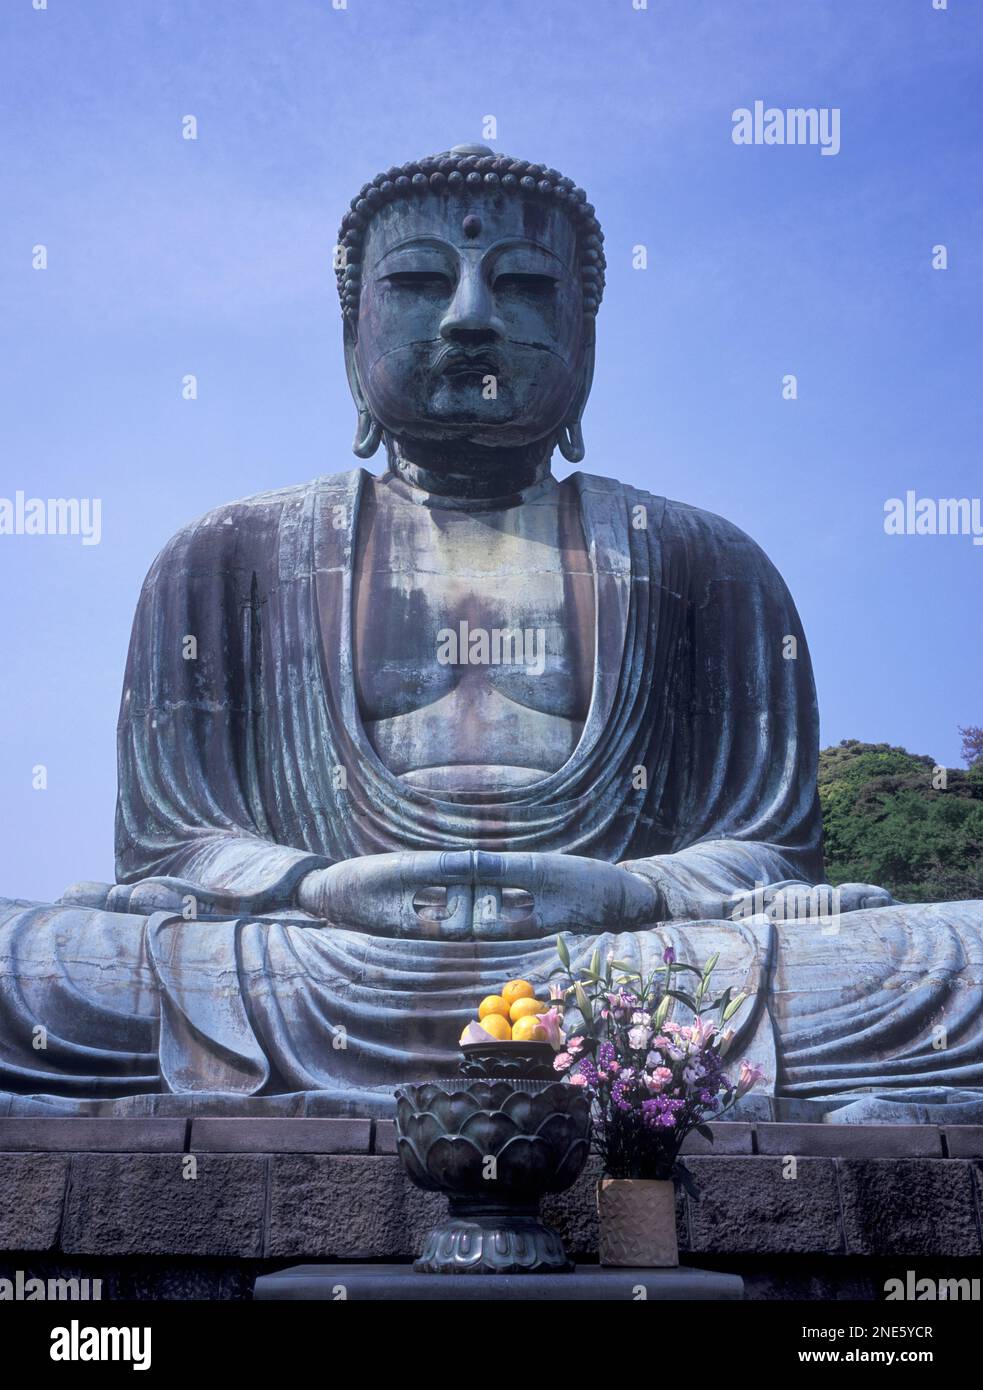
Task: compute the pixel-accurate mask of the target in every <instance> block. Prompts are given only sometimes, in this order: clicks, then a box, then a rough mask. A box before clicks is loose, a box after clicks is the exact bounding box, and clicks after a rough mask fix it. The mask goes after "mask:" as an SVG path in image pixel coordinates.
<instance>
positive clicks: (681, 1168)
mask: <svg viewBox="0 0 983 1390" xmlns="http://www.w3.org/2000/svg"><path fill="white" fill-rule="evenodd" d="M676 1177H677V1179H678V1181H679V1183H680V1185H681V1186H682V1189H683V1191H684V1192H685V1193H686V1195H687V1197H692V1198H693V1201H694V1202H698V1201H699V1200H700V1189H699V1188H698V1187H697V1185H696V1180H695V1178H694V1177H693V1174H692V1173H691V1172H690V1170H689V1169H688V1168H687V1167H686V1164H685V1163H677V1164H676Z"/></svg>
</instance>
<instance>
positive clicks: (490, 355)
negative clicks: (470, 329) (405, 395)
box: [433, 347, 500, 377]
mask: <svg viewBox="0 0 983 1390" xmlns="http://www.w3.org/2000/svg"><path fill="white" fill-rule="evenodd" d="M499 367H500V362H499V357H498V353H496V352H494V351H493V350H491V349H489V348H479V349H477V350H474V351H469V350H468V349H467V348H460V347H446V348H444V349H443V351H441V352H439V353H438V354H437V357H436V358H435V359H434V363H433V370H434V371H435V372H440V373H441V375H443V376H464V377H468V376H498V375H499Z"/></svg>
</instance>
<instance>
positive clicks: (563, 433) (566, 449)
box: [556, 420, 587, 463]
mask: <svg viewBox="0 0 983 1390" xmlns="http://www.w3.org/2000/svg"><path fill="white" fill-rule="evenodd" d="M556 443H557V448H558V449H559V450H560V453H561V454H562V455H563V457H564V458H565V459H566V461H567V463H582V462H583V458H584V455H585V454H586V453H587V449H586V447H585V445H584V431H583V429H582V428H581V425H580V421H579V420H568V421H567V423H566V424H565V425H563V427H562V428H561V430H560V433H559V434H558V435H557V437H556Z"/></svg>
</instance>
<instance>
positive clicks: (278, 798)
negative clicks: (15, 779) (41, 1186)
mask: <svg viewBox="0 0 983 1390" xmlns="http://www.w3.org/2000/svg"><path fill="white" fill-rule="evenodd" d="M367 480H368V475H367V474H366V473H365V472H364V470H361V469H357V470H354V471H352V472H348V473H342V474H337V475H333V476H328V477H324V478H321V479H318V480H316V481H315V482H314V483H311V484H309V485H305V486H300V487H293V488H287V489H283V490H281V491H279V492H274V493H267V494H263V495H261V496H259V497H255V498H250V499H247V500H245V501H242V502H238V503H235V504H232V505H230V506H226V507H221V508H218V509H217V510H216V511H214V512H212V513H210V514H209V515H208V516H206V517H205V518H203V519H202V520H201V521H199V522H197V523H194V524H192V525H190V526H188V527H186V528H184V529H183V530H182V531H181V532H180V533H179V534H178V535H177V536H175V537H174V539H173V540H172V541H171V542H170V543H169V544H168V545H167V546H166V547H165V549H164V551H163V552H162V553H161V555H160V556H159V557H158V559H157V561H156V562H155V563H154V565H153V567H152V569H151V571H150V574H149V575H148V577H147V580H146V582H145V584H144V587H143V591H142V594H141V598H140V602H139V607H138V609H137V614H136V618H135V621H134V626H133V636H132V640H131V644H130V652H129V658H128V662H127V669H126V676H125V682H124V691H123V699H122V705H121V710H120V719H119V740H118V744H119V799H118V808H117V827H116V848H117V878H118V883H117V885H116V886H115V887H112V889H111V891H109V892H108V896H107V895H106V894H103V895H102V897H100V895H99V894H98V893H95V892H94V891H91V892H89V893H88V894H86V893H81V894H77V895H76V896H75V897H74V898H73V899H66V900H64V901H63V902H62V904H58V905H54V906H44V905H38V904H28V903H23V902H11V901H0V1113H3V1110H4V1107H6V1109H7V1110H8V1112H11V1113H13V1112H16V1113H27V1112H30V1111H32V1110H39V1109H40V1110H46V1109H55V1110H62V1111H68V1112H71V1113H85V1112H87V1111H96V1112H98V1111H102V1110H105V1109H110V1110H112V1111H114V1112H115V1113H141V1112H143V1111H148V1110H149V1111H156V1112H157V1113H188V1111H189V1110H191V1111H194V1110H195V1109H208V1108H213V1109H219V1110H225V1111H226V1112H228V1113H235V1112H236V1108H237V1107H240V1108H241V1107H243V1106H249V1105H257V1104H260V1103H261V1102H262V1103H267V1104H268V1105H269V1106H270V1107H271V1108H273V1109H275V1110H277V1112H278V1113H299V1112H300V1111H303V1112H305V1113H335V1114H338V1113H352V1114H386V1113H388V1112H389V1109H390V1107H391V1092H392V1087H393V1086H394V1085H396V1084H399V1083H400V1082H401V1081H407V1080H418V1079H423V1078H425V1077H427V1076H437V1075H441V1074H448V1073H451V1072H452V1071H453V1070H454V1069H455V1065H456V1056H457V1046H456V1040H457V1037H458V1035H459V1033H460V1030H461V1028H462V1027H463V1025H464V1024H465V1023H466V1022H467V1021H468V1019H469V1018H471V1017H473V1016H474V1013H475V1009H476V1005H477V1003H478V1001H479V999H480V998H481V997H482V996H483V995H484V994H488V993H492V992H494V991H497V989H498V988H499V987H500V985H501V984H502V982H503V981H504V980H505V979H507V978H510V977H515V976H519V975H521V976H526V977H528V978H530V979H533V980H534V981H538V982H542V983H545V981H546V979H547V977H548V975H549V972H550V970H552V969H554V968H555V967H556V965H557V963H558V962H557V959H556V949H555V942H554V941H553V940H552V939H550V940H547V941H542V942H538V941H528V940H523V941H504V942H503V941H495V942H492V941H479V940H475V941H447V940H440V939H422V938H421V939H409V938H397V937H395V936H393V935H392V934H391V932H390V930H389V928H388V924H386V923H385V922H380V923H379V929H378V933H377V934H374V933H364V932H361V933H360V932H354V931H350V930H347V929H345V928H344V927H343V926H340V925H337V924H332V923H324V922H320V921H316V920H314V919H312V918H310V917H309V916H308V915H307V914H306V913H304V912H303V911H302V910H301V909H300V908H299V907H298V906H297V902H296V890H297V885H298V884H299V882H300V880H301V879H302V878H303V876H304V875H305V874H307V873H308V872H310V871H311V870H312V869H316V868H321V867H326V866H328V865H330V864H333V863H336V862H339V861H341V860H344V859H348V858H352V857H357V856H362V855H367V854H376V853H384V852H388V851H397V850H442V849H447V850H453V849H483V850H490V851H519V850H524V851H539V852H563V853H568V854H577V855H584V856H589V857H592V858H596V859H601V860H606V861H610V862H618V863H623V864H626V865H629V866H630V867H631V869H632V870H633V871H634V872H636V873H640V874H643V875H645V876H647V877H649V878H651V879H652V880H653V882H655V883H656V884H657V885H658V887H659V889H660V892H661V894H662V901H663V902H664V903H665V904H666V911H665V918H666V920H665V921H663V922H660V923H653V924H652V925H651V927H649V928H646V929H644V930H638V931H631V932H626V931H623V930H621V927H620V924H619V923H617V922H598V923H597V930H596V932H591V933H588V934H586V935H577V936H573V935H571V936H570V937H569V940H568V944H569V946H570V950H571V955H572V957H573V959H574V960H575V961H578V960H579V961H586V960H587V959H588V958H589V956H590V953H591V952H592V951H593V949H594V948H595V947H596V946H599V947H600V948H601V950H602V952H607V951H609V950H610V951H613V952H614V953H615V955H616V956H617V957H618V958H621V959H625V958H627V959H634V960H637V961H638V962H639V964H640V965H642V966H644V967H646V968H652V966H653V964H654V963H655V962H657V961H658V960H659V959H660V958H661V955H662V952H663V950H664V949H665V947H666V946H667V945H672V946H673V948H674V949H675V951H676V953H677V958H678V959H680V960H688V961H691V962H693V963H696V964H702V963H703V961H704V960H705V959H706V958H707V957H708V956H709V955H711V954H712V953H713V952H718V951H719V952H720V962H719V965H718V967H717V971H716V973H715V977H714V979H715V984H716V985H717V986H719V988H721V989H723V988H725V987H726V986H727V985H731V986H732V987H733V988H734V990H735V991H736V990H738V989H742V990H746V991H748V992H749V993H750V994H752V995H753V996H754V997H753V1000H752V1001H751V1002H750V1003H749V1004H748V1006H746V1008H745V1011H744V1013H743V1014H742V1015H740V1016H739V1019H738V1022H739V1024H740V1029H739V1033H738V1037H737V1039H736V1042H735V1047H734V1051H735V1055H736V1054H737V1053H739V1054H740V1056H742V1057H743V1056H747V1057H748V1058H749V1059H750V1060H751V1061H753V1062H755V1063H757V1064H759V1065H760V1066H762V1068H763V1070H764V1073H765V1078H766V1084H765V1086H764V1088H763V1089H764V1090H765V1092H767V1093H768V1094H771V1095H775V1096H785V1097H788V1098H790V1099H793V1100H796V1101H799V1100H801V1101H809V1100H810V1099H813V1100H818V1101H821V1102H822V1104H823V1105H825V1106H826V1107H827V1108H834V1109H835V1108H837V1107H842V1106H844V1105H845V1104H847V1103H848V1102H850V1101H856V1100H857V1098H858V1097H870V1096H874V1097H884V1096H886V1097H890V1096H892V1095H895V1096H898V1097H902V1098H907V1097H909V1096H910V1095H911V1094H921V1095H926V1096H928V1095H931V1096H933V1097H934V1098H935V1100H937V1101H940V1102H943V1101H952V1100H956V1099H958V1100H960V1101H962V1100H964V1099H965V1098H966V1097H969V1102H968V1103H970V1104H971V1105H972V1104H975V1103H976V1100H977V1098H979V1097H981V1096H983V1091H981V1090H980V1088H983V964H981V962H983V950H981V945H980V942H981V939H983V904H972V903H971V904H944V905H941V906H940V907H937V908H921V907H901V906H898V907H890V908H881V909H876V910H865V911H862V912H857V913H852V914H849V915H847V916H845V917H844V918H843V919H842V923H841V925H840V927H839V934H838V939H837V941H836V942H835V943H834V944H833V945H832V946H831V944H830V943H829V941H824V940H823V937H822V934H821V933H820V932H819V931H818V930H817V929H816V928H815V926H814V925H813V926H812V927H805V926H803V925H802V924H791V925H789V924H775V923H772V922H767V921H764V920H759V919H751V920H745V921H740V922H735V921H733V920H731V918H730V916H729V908H730V904H731V900H732V898H733V895H735V894H736V893H739V892H742V891H746V890H752V889H753V888H754V887H755V886H756V885H758V884H774V883H778V882H783V881H787V880H795V881H801V882H806V883H810V884H811V883H817V882H819V881H820V880H821V878H822V858H821V824H820V815H819V806H818V798H817V794H816V762H817V752H818V716H817V710H816V701H815V692H814V687H813V681H812V673H811V668H810V663H809V655H808V649H807V646H806V643H805V638H804V636H803V633H802V630H801V626H800V623H799V620H798V616H797V614H796V612H795V608H794V605H793V603H792V601H791V598H790V596H789V594H788V591H787V589H786V587H785V585H784V583H783V581H782V579H781V577H780V576H779V574H778V573H777V571H776V570H775V569H774V567H773V566H772V565H771V563H770V562H769V560H768V559H767V557H766V556H765V555H764V553H763V552H762V551H761V550H760V549H759V547H757V546H756V545H755V544H754V543H753V542H752V541H751V540H750V539H749V538H748V537H747V536H745V535H744V534H743V533H742V532H741V531H739V530H738V529H737V528H736V527H734V526H732V525H731V524H730V523H728V522H726V521H724V520H722V519H721V518H719V517H716V516H712V515H710V514H708V513H705V512H702V511H699V510H697V509H695V508H692V507H688V506H684V505H682V504H679V503H676V502H670V501H667V500H666V499H663V498H657V497H653V496H651V495H649V494H647V493H644V492H640V491H637V490H635V489H633V488H630V487H626V486H623V485H622V484H620V483H616V482H613V481H610V480H607V479H604V478H598V477H593V476H589V475H586V474H577V475H575V477H574V479H573V480H572V482H573V485H574V486H575V488H576V490H577V494H578V496H579V501H580V507H581V516H582V521H583V529H584V535H585V539H586V545H587V553H588V557H589V561H590V565H591V567H592V571H593V575H594V588H595V614H596V639H595V650H594V676H593V689H592V693H591V700H590V706H589V710H588V713H587V718H586V722H585V725H584V728H583V732H582V735H581V738H580V741H579V743H578V745H577V747H576V748H575V750H574V752H573V753H572V755H571V756H570V758H569V759H568V760H567V762H566V763H565V764H564V765H563V766H562V767H560V768H558V769H557V770H556V771H555V772H553V773H550V774H548V775H544V776H542V777H541V778H540V779H539V780H537V781H535V782H532V783H530V784H527V785H525V786H522V787H520V788H511V789H506V790H498V791H489V792H487V793H484V794H475V793H459V794H455V793H447V792H439V793H435V792H431V791H427V790H424V789H421V788H418V787H414V786H411V785H408V784H407V783H405V782H404V781H402V780H401V779H400V778H399V777H398V776H396V775H395V774H393V773H392V772H390V771H389V769H388V768H386V767H385V766H384V765H383V763H382V762H381V761H380V759H379V757H378V756H377V754H376V752H375V750H374V749H373V748H372V746H371V744H370V742H369V740H368V738H367V735H366V732H365V730H364V728H363V725H362V721H361V717H360V713H359V708H358V702H357V695H356V687H355V679H354V656H353V642H352V606H353V605H352V598H353V595H352V585H353V573H354V568H355V566H354V559H355V547H356V543H357V535H358V518H359V506H360V501H361V498H362V496H363V492H364V489H365V487H366V484H367ZM791 639H794V641H793V640H791ZM189 902H190V903H191V904H192V910H193V916H192V917H191V919H190V920H189V917H188V913H187V910H186V908H187V904H188V903H189ZM161 904H164V905H166V909H167V910H155V908H156V907H158V906H160V905H161ZM179 904H183V905H184V908H185V910H184V911H180V910H175V909H176V908H177V907H178V905H179ZM940 1020H943V1021H944V1020H947V1021H948V1024H949V1032H948V1035H947V1038H948V1042H947V1046H948V1047H949V1048H950V1049H951V1053H947V1051H946V1050H941V1051H940V1050H939V1049H938V1048H937V1047H935V1045H934V1044H933V1037H934V1034H933V1028H937V1026H938V1024H939V1022H940ZM39 1028H41V1029H42V1030H43V1045H40V1046H39V1042H38V1038H39V1034H38V1029H39ZM888 1103H889V1102H888ZM974 1113H975V1112H974Z"/></svg>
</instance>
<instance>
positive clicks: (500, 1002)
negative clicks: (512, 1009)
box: [478, 994, 509, 1019]
mask: <svg viewBox="0 0 983 1390" xmlns="http://www.w3.org/2000/svg"><path fill="white" fill-rule="evenodd" d="M488 1014H501V1015H502V1017H503V1018H508V1016H509V1006H508V1004H506V1002H505V1000H504V999H503V998H502V996H501V995H500V994H486V995H485V997H484V999H482V1001H481V1003H480V1004H479V1005H478V1017H479V1018H480V1019H484V1018H485V1017H486V1016H487V1015H488Z"/></svg>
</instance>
